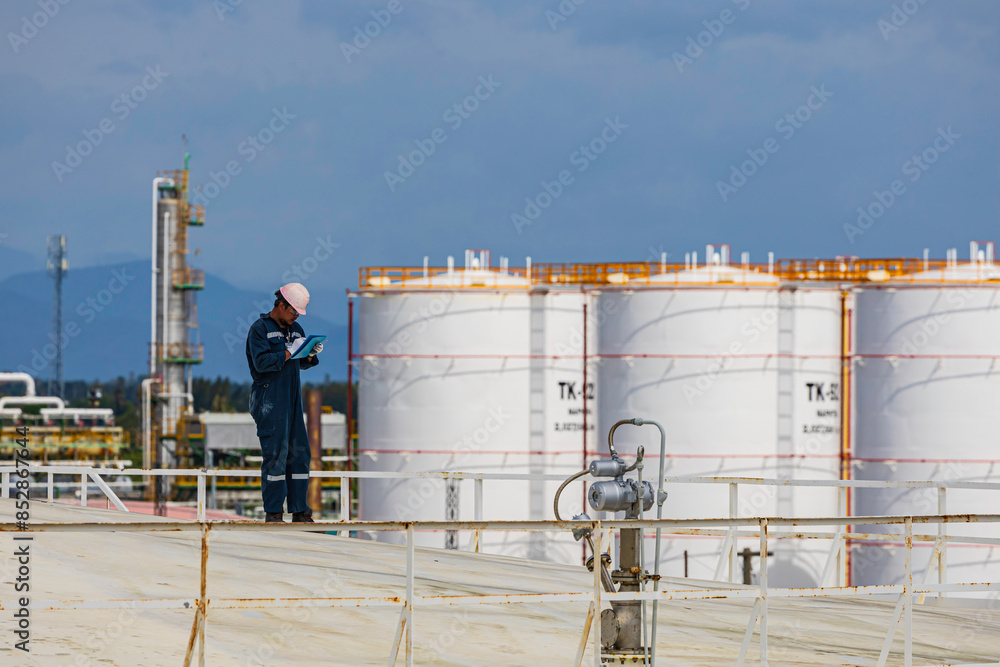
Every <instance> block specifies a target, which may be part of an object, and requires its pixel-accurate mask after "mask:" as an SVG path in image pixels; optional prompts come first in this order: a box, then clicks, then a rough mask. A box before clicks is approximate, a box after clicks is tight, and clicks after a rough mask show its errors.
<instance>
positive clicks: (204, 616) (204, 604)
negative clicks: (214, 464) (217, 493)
mask: <svg viewBox="0 0 1000 667" xmlns="http://www.w3.org/2000/svg"><path fill="white" fill-rule="evenodd" d="M198 479H199V480H203V479H204V478H202V477H199V478H198ZM208 530H209V525H208V524H207V523H202V524H201V590H200V598H201V624H200V625H199V626H198V665H199V667H205V626H206V625H208V597H207V591H208Z"/></svg>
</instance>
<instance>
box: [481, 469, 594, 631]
mask: <svg viewBox="0 0 1000 667" xmlns="http://www.w3.org/2000/svg"><path fill="white" fill-rule="evenodd" d="M475 484H476V492H475V496H476V508H475V509H476V521H482V520H483V478H482V477H477V478H476V480H475ZM472 542H473V551H475V552H476V553H479V543H480V542H482V533H481V532H480V530H479V529H478V528H477V529H476V532H475V534H474V535H473V536H472ZM598 615H600V614H598Z"/></svg>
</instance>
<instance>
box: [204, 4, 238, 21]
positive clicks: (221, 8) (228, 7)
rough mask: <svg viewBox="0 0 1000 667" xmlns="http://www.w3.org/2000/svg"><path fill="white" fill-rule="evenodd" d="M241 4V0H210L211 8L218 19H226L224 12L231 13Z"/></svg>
mask: <svg viewBox="0 0 1000 667" xmlns="http://www.w3.org/2000/svg"><path fill="white" fill-rule="evenodd" d="M242 4H243V0H212V8H213V9H214V10H215V15H216V16H218V17H219V20H220V21H225V20H226V14H232V13H233V12H235V11H236V8H237V7H239V6H240V5H242Z"/></svg>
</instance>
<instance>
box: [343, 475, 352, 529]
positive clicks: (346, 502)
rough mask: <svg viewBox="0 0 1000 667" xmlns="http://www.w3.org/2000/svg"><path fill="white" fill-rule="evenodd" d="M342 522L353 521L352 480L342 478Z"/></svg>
mask: <svg viewBox="0 0 1000 667" xmlns="http://www.w3.org/2000/svg"><path fill="white" fill-rule="evenodd" d="M340 520H341V521H350V520H351V478H350V477H341V478H340Z"/></svg>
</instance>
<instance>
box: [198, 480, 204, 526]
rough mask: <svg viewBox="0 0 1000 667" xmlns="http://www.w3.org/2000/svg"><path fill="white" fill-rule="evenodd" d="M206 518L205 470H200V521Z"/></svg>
mask: <svg viewBox="0 0 1000 667" xmlns="http://www.w3.org/2000/svg"><path fill="white" fill-rule="evenodd" d="M204 520H205V471H204V470H199V471H198V521H204Z"/></svg>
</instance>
